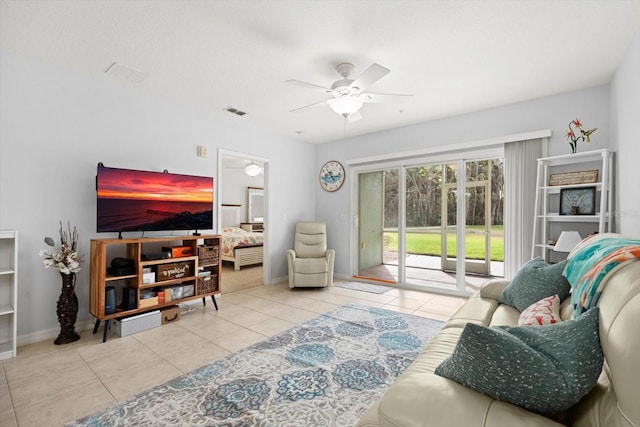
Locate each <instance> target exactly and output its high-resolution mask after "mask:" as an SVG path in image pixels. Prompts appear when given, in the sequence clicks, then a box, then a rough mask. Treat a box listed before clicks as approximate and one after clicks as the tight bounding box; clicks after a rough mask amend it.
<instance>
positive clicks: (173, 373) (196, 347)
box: [0, 283, 465, 427]
mask: <svg viewBox="0 0 640 427" xmlns="http://www.w3.org/2000/svg"><path fill="white" fill-rule="evenodd" d="M217 301H218V307H219V311H215V309H214V307H213V305H212V304H211V303H210V302H209V304H207V305H206V307H203V306H202V305H201V304H198V305H195V306H194V307H195V308H196V309H195V310H193V311H191V312H189V313H186V314H185V315H184V316H182V318H181V319H180V320H179V321H178V322H176V323H172V324H168V325H164V326H162V327H159V328H155V329H151V330H148V331H145V332H141V333H138V334H135V335H131V336H128V337H124V338H118V337H116V336H113V335H111V336H110V337H109V339H108V341H107V342H106V343H102V330H100V331H99V332H98V333H97V334H95V335H93V334H92V331H91V330H85V331H81V333H80V335H81V337H82V338H81V339H80V340H79V341H77V342H75V343H72V344H68V345H63V346H55V345H54V344H53V340H48V341H44V342H39V343H35V344H30V345H26V346H23V347H20V348H18V356H17V357H16V358H13V359H8V360H4V361H2V362H1V363H0V426H6V427H9V426H16V425H19V426H60V425H63V424H64V422H66V421H70V420H74V419H77V418H80V417H83V416H86V415H88V414H91V413H93V412H95V411H97V410H99V409H102V408H104V407H106V406H108V405H111V404H114V403H116V402H118V401H120V400H122V399H126V398H127V397H130V396H133V395H135V394H137V393H139V392H142V391H144V390H146V389H148V388H150V387H153V386H155V385H158V384H161V383H163V382H166V381H168V380H170V379H172V378H174V377H177V376H179V375H181V374H183V373H186V372H189V371H192V370H193V369H196V368H198V367H200V366H202V365H205V364H207V363H211V362H213V361H215V360H217V359H220V358H222V357H224V356H225V355H227V354H229V353H232V352H235V351H238V350H240V349H242V348H244V347H246V346H248V345H251V344H254V343H256V342H259V341H262V340H264V339H266V338H267V337H270V336H273V335H276V334H278V333H280V332H283V331H285V330H287V329H289V328H291V327H293V326H295V325H298V324H301V323H304V322H306V321H308V320H310V319H312V318H314V317H317V316H318V315H320V314H322V313H325V312H327V311H330V310H333V309H334V308H337V307H339V306H341V305H343V304H346V303H348V302H356V303H361V304H366V305H370V306H374V307H383V308H386V309H390V310H395V311H398V312H403V313H411V314H414V315H418V316H424V317H430V318H434V319H439V320H447V319H448V318H449V317H450V316H451V315H452V314H453V312H454V311H455V310H456V309H457V308H458V307H460V306H461V305H462V304H463V303H464V301H465V299H464V298H458V297H451V296H443V295H437V294H430V293H425V292H418V291H411V290H402V289H397V288H393V289H391V290H389V291H387V292H385V293H384V294H380V295H378V294H374V293H368V292H362V291H356V290H351V289H344V288H340V287H336V286H334V287H332V288H318V289H289V287H288V286H287V284H286V283H280V284H276V285H269V286H258V287H254V288H250V289H246V290H242V291H238V292H233V293H229V294H225V295H222V296H220V298H219V299H217Z"/></svg>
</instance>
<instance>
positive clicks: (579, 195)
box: [560, 187, 596, 215]
mask: <svg viewBox="0 0 640 427" xmlns="http://www.w3.org/2000/svg"><path fill="white" fill-rule="evenodd" d="M595 214H596V187H583V188H563V189H561V190H560V215H595Z"/></svg>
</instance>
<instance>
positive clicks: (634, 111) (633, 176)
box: [611, 33, 640, 238]
mask: <svg viewBox="0 0 640 427" xmlns="http://www.w3.org/2000/svg"><path fill="white" fill-rule="evenodd" d="M638 76H640V33H638V35H636V37H635V39H634V40H633V42H632V44H631V46H630V47H629V50H628V52H627V54H626V56H625V58H624V60H623V61H622V63H621V64H620V66H619V67H618V70H617V72H616V75H615V77H614V79H613V83H612V84H611V106H612V107H611V124H612V129H613V133H612V140H613V142H614V144H615V150H616V151H617V152H618V153H621V154H623V155H619V156H617V159H616V161H617V170H616V172H617V173H616V185H617V192H616V194H617V197H616V220H617V222H618V224H619V228H618V231H619V232H620V233H622V234H624V235H626V236H629V237H634V238H640V191H638V166H639V165H640V137H639V136H638V134H639V127H638V122H639V121H640V79H639V78H638Z"/></svg>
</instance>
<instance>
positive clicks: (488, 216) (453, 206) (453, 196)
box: [355, 158, 504, 293]
mask: <svg viewBox="0 0 640 427" xmlns="http://www.w3.org/2000/svg"><path fill="white" fill-rule="evenodd" d="M502 165H503V161H502V159H501V158H489V159H487V158H484V159H482V158H481V159H478V160H476V159H469V160H455V161H440V162H437V163H435V162H424V163H418V164H413V165H403V166H400V167H395V168H384V169H383V168H380V169H378V170H366V171H356V172H355V173H356V177H357V183H358V185H357V191H358V195H357V197H358V198H357V206H358V211H357V239H358V240H357V242H358V243H357V248H356V251H357V254H358V257H357V273H356V275H355V276H356V278H357V279H364V280H369V281H383V282H388V283H392V284H401V285H410V286H409V287H418V288H429V289H433V290H440V291H442V290H444V291H449V292H453V293H470V292H473V291H474V290H475V289H476V288H477V287H479V286H480V285H481V284H482V283H484V281H486V278H487V277H490V276H503V275H504V273H503V271H504V270H503V268H501V267H502V265H503V262H504V260H503V253H504V252H503V246H504V237H503V232H502V230H503V229H502V221H503V212H502V208H503V206H504V200H503V196H504V191H503V185H504V178H503V167H502Z"/></svg>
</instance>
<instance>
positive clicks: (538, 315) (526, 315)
mask: <svg viewBox="0 0 640 427" xmlns="http://www.w3.org/2000/svg"><path fill="white" fill-rule="evenodd" d="M560 321H561V319H560V298H558V295H553V296H550V297H547V298H543V299H541V300H540V301H536V302H534V303H533V304H531V305H530V306H529V307H527V308H526V309H525V310H524V311H523V312H522V313H520V317H519V318H518V326H539V325H552V324H554V323H558V322H560Z"/></svg>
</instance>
